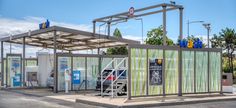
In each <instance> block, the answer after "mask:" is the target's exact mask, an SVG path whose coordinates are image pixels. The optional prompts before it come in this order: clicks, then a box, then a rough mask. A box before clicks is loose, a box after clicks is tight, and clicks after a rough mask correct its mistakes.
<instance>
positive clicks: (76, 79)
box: [72, 70, 80, 84]
mask: <svg viewBox="0 0 236 108" xmlns="http://www.w3.org/2000/svg"><path fill="white" fill-rule="evenodd" d="M72 80H73V84H80V71H79V70H75V71H73V76H72Z"/></svg>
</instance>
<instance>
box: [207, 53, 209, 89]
mask: <svg viewBox="0 0 236 108" xmlns="http://www.w3.org/2000/svg"><path fill="white" fill-rule="evenodd" d="M209 55H210V54H209V51H207V92H208V93H210V56H209Z"/></svg>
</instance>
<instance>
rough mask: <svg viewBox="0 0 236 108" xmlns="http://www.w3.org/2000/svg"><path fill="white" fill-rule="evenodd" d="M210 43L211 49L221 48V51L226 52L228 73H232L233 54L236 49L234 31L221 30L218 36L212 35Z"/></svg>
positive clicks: (228, 29) (235, 34)
mask: <svg viewBox="0 0 236 108" xmlns="http://www.w3.org/2000/svg"><path fill="white" fill-rule="evenodd" d="M211 43H212V47H215V48H223V50H226V51H227V56H228V63H229V64H228V66H229V71H230V73H233V69H234V68H233V52H234V50H235V48H236V33H235V31H234V29H230V28H225V29H222V30H221V32H219V35H216V34H214V36H213V37H212V39H211Z"/></svg>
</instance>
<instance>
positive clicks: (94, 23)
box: [93, 21, 96, 36]
mask: <svg viewBox="0 0 236 108" xmlns="http://www.w3.org/2000/svg"><path fill="white" fill-rule="evenodd" d="M95 34H96V21H93V36H95Z"/></svg>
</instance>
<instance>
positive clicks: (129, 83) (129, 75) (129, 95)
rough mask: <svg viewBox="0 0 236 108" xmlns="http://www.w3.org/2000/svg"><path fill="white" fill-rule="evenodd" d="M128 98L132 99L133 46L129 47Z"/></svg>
mask: <svg viewBox="0 0 236 108" xmlns="http://www.w3.org/2000/svg"><path fill="white" fill-rule="evenodd" d="M127 91H128V93H127V99H128V100H131V48H128V84H127Z"/></svg>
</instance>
